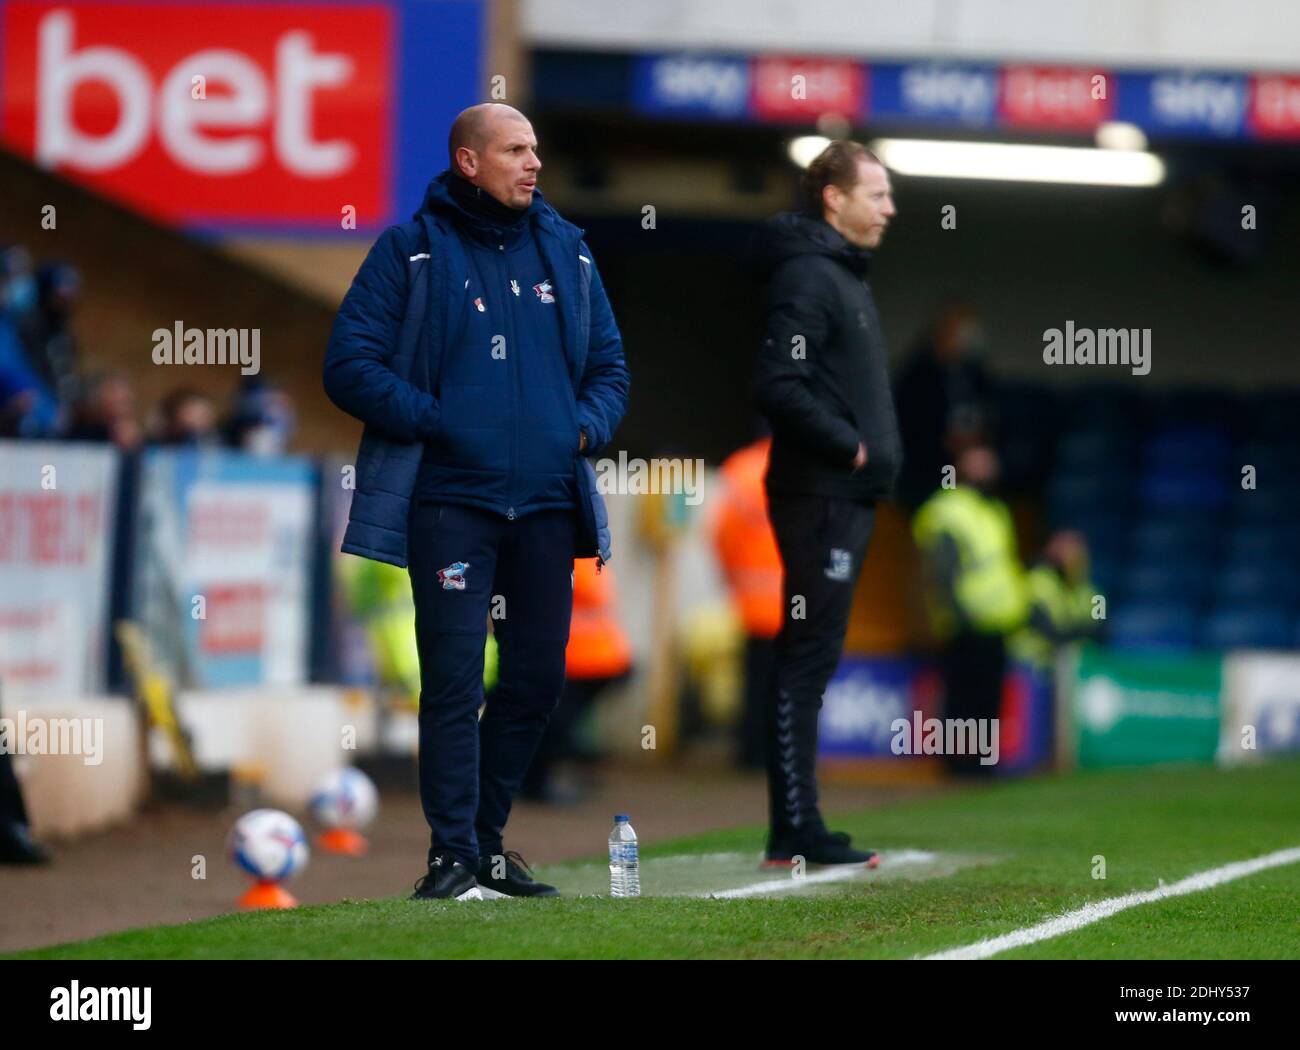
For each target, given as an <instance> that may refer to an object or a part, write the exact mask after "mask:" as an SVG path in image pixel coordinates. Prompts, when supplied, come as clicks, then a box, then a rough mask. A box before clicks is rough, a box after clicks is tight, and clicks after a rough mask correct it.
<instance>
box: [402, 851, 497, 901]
mask: <svg viewBox="0 0 1300 1050" xmlns="http://www.w3.org/2000/svg"><path fill="white" fill-rule="evenodd" d="M482 899H483V894H482V893H481V892H480V891H479V888H478V883H477V882H475V881H474V872H472V871H471V870H470V869H469V865H467V864H462V863H461V862H460V861H458V860H457V859H456V858H455V857H453V856H452V855H451V854H450V853H447V852H442V853H435V854H434V857H433V860H431V861H429V872H428V874H427V875H421V876H420V878H419V879H418V880H416V883H415V892H414V893H413V894H411V900H413V901H444V900H457V901H481V900H482Z"/></svg>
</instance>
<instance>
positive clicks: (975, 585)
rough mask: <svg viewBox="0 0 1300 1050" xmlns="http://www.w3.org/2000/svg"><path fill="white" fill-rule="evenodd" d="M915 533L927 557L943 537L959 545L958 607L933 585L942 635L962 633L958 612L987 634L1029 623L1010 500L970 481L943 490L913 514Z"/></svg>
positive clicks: (934, 614) (931, 599)
mask: <svg viewBox="0 0 1300 1050" xmlns="http://www.w3.org/2000/svg"><path fill="white" fill-rule="evenodd" d="M912 535H913V536H914V537H915V539H916V545H917V546H918V547H919V548H920V549H921V553H922V554H923V555H925V556H927V557H932V556H933V555H934V552H935V548H936V546H937V544H938V542H939V540H940V538H941V537H943V536H949V537H951V538H952V540H953V541H954V543H955V544H956V546H957V552H958V556H959V559H960V560H959V563H958V565H959V567H958V570H957V580H956V585H955V587H954V588H953V590H954V592H955V600H956V603H957V605H958V609H957V610H954V609H952V608H951V607H950V603H949V599H948V597H947V595H944V594H939V593H937V592H936V591H935V590H934V589H933V588H928V589H927V590H928V594H927V597H928V605H929V609H930V618H931V623H932V625H933V627H934V631H935V634H936V635H938V636H939V637H940V638H948V637H950V636H951V635H952V634H954V633H955V632H956V629H957V616H956V612H960V613H961V616H962V618H963V619H965V620H966V621H968V622H969V623H970V625H971V626H972V627H973V628H974V629H975V630H977V631H980V632H982V633H986V634H1007V633H1010V632H1011V631H1013V630H1015V629H1016V628H1018V627H1020V626H1021V625H1022V624H1023V623H1024V621H1025V618H1026V616H1027V615H1028V612H1029V603H1028V600H1027V596H1026V593H1025V574H1024V570H1023V569H1022V568H1021V565H1020V558H1019V556H1018V555H1017V553H1016V530H1015V526H1014V525H1012V523H1011V514H1010V513H1009V512H1008V510H1007V506H1006V504H1005V503H1003V502H1002V501H1001V500H996V499H989V498H987V497H985V496H982V495H981V494H980V493H978V492H977V491H975V490H974V489H972V488H969V487H967V486H964V485H959V486H958V487H957V488H955V489H940V490H939V491H938V492H936V493H935V494H934V495H933V496H931V497H930V498H929V499H928V500H926V501H925V503H924V504H923V505H922V506H921V509H920V510H918V511H917V513H916V517H915V518H914V519H912Z"/></svg>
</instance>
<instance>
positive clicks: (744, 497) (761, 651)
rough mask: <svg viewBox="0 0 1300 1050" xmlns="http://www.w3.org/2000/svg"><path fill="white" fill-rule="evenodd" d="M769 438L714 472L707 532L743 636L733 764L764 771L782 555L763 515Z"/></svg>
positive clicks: (743, 449)
mask: <svg viewBox="0 0 1300 1050" xmlns="http://www.w3.org/2000/svg"><path fill="white" fill-rule="evenodd" d="M771 448H772V439H771V437H770V436H769V437H763V438H760V439H759V440H757V441H755V442H754V443H753V444H751V445H746V446H745V447H744V448H742V449H738V450H737V451H736V452H733V453H732V454H731V455H730V456H728V457H727V459H726V460H725V461H724V462H723V464H722V467H721V468H720V469H719V471H718V482H719V484H718V485H717V486H716V487H715V489H714V493H715V495H714V503H713V508H712V514H713V517H712V519H711V522H710V525H711V532H712V536H713V548H714V550H715V551H716V553H717V556H718V564H719V566H720V567H721V569H722V574H723V576H724V577H725V578H726V581H727V587H728V589H729V590H730V592H731V600H732V603H733V605H734V606H735V609H736V614H737V616H738V617H739V619H740V622H741V626H742V627H743V628H744V631H745V687H744V688H745V695H744V704H743V706H742V708H741V713H740V721H739V723H738V724H737V727H736V729H737V740H736V743H737V761H738V764H739V765H740V766H741V767H742V768H744V769H762V768H764V767H765V765H766V735H765V733H764V718H765V705H766V703H767V695H768V691H769V689H770V688H771V685H772V668H773V664H774V660H775V657H776V645H775V643H776V636H777V632H778V631H780V630H781V611H782V605H781V552H780V551H779V550H778V549H777V546H776V536H775V534H774V533H773V532H772V523H771V521H770V520H769V519H768V514H767V492H766V490H765V488H764V486H763V476H764V474H766V473H767V461H768V454H769V453H770V451H771Z"/></svg>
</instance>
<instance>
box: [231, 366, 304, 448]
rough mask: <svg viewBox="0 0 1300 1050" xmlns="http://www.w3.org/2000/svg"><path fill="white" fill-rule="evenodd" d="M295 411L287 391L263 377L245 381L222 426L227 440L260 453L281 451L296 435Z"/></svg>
mask: <svg viewBox="0 0 1300 1050" xmlns="http://www.w3.org/2000/svg"><path fill="white" fill-rule="evenodd" d="M295 422H296V413H295V412H294V408H293V401H292V399H291V398H290V397H289V395H288V394H287V393H285V392H284V391H283V390H281V389H279V388H278V387H274V386H272V385H271V384H269V383H267V382H266V381H265V380H263V379H260V378H256V377H254V378H250V379H247V380H245V382H244V384H243V386H241V387H240V388H239V392H238V393H237V394H236V395H235V403H234V407H233V408H232V409H231V413H230V416H229V418H227V420H226V423H225V426H224V427H223V437H224V439H225V443H226V444H227V445H229V446H230V447H231V448H238V449H243V450H244V451H245V452H251V453H253V454H254V455H258V456H277V455H280V454H282V453H283V452H284V451H285V450H286V449H287V448H288V445H289V439H290V438H291V437H292V436H293V431H294V426H295Z"/></svg>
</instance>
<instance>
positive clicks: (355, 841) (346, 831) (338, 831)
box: [316, 828, 370, 857]
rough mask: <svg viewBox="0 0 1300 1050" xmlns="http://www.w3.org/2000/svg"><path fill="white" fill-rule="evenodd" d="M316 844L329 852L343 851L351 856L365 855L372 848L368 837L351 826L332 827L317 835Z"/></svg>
mask: <svg viewBox="0 0 1300 1050" xmlns="http://www.w3.org/2000/svg"><path fill="white" fill-rule="evenodd" d="M316 845H318V846H319V847H320V848H321V849H323V850H325V851H326V852H327V853H343V854H346V855H347V856H349V857H363V856H365V854H366V851H367V850H369V849H370V843H369V842H367V841H366V837H365V836H364V835H362V834H361V833H360V832H358V831H353V830H352V829H351V828H330V830H329V831H326V832H323V833H322V834H321V835H320V836H318V837H317V839H316Z"/></svg>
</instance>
